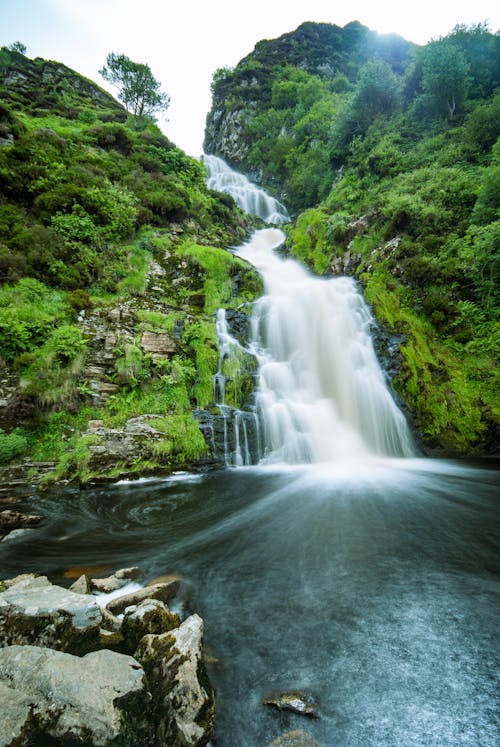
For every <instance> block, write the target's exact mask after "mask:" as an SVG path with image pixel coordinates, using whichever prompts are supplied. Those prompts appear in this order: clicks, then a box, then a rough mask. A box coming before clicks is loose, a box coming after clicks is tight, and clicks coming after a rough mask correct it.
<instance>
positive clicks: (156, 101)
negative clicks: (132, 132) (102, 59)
mask: <svg viewBox="0 0 500 747" xmlns="http://www.w3.org/2000/svg"><path fill="white" fill-rule="evenodd" d="M99 72H100V74H101V75H102V77H103V78H104V80H106V81H108V83H111V84H112V85H114V86H117V87H118V91H119V93H118V98H119V99H120V101H123V103H124V104H125V106H126V108H127V109H128V110H129V111H130V112H132V114H133V115H134V116H136V117H147V116H151V115H152V114H154V113H155V112H159V111H165V110H166V109H168V107H169V105H170V97H169V96H168V94H166V93H162V91H161V90H160V88H161V83H160V82H159V81H157V80H156V78H155V77H154V76H153V73H152V72H151V68H150V67H149V65H145V64H144V63H141V62H132V60H131V59H130V58H129V57H127V56H126V55H124V54H116V53H115V52H110V53H109V54H108V56H107V58H106V65H104V67H103V68H102V70H100V71H99Z"/></svg>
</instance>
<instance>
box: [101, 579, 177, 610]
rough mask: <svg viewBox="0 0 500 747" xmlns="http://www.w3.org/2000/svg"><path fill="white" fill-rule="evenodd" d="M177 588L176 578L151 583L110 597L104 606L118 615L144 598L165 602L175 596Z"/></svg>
mask: <svg viewBox="0 0 500 747" xmlns="http://www.w3.org/2000/svg"><path fill="white" fill-rule="evenodd" d="M178 590H179V581H178V580H177V579H175V580H173V581H171V582H169V583H165V584H153V585H152V586H145V587H144V588H142V589H137V591H132V592H130V594H123V596H121V597H117V598H116V599H112V600H111V601H110V602H108V604H107V605H106V608H107V609H108V610H109V611H110V612H112V613H113V614H114V615H120V614H121V613H122V612H123V611H124V610H125V608H126V607H132V606H134V605H138V604H140V603H141V602H143V601H144V600H145V599H159V600H160V601H161V602H166V603H167V602H169V601H170V600H171V599H173V598H174V597H175V595H176V594H177V592H178Z"/></svg>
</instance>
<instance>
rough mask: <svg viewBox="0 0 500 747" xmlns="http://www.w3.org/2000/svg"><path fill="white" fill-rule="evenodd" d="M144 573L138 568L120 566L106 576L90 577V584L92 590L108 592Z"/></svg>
mask: <svg viewBox="0 0 500 747" xmlns="http://www.w3.org/2000/svg"><path fill="white" fill-rule="evenodd" d="M143 575H144V571H141V569H140V568H137V567H133V568H121V569H120V570H119V571H116V573H113V574H112V575H111V576H108V577H107V578H91V579H90V586H91V588H92V589H93V590H94V591H102V592H104V593H105V594H110V593H111V592H112V591H117V590H118V589H122V588H123V587H124V586H126V585H127V584H128V583H129V582H130V581H134V580H135V579H137V578H140V577H141V576H143Z"/></svg>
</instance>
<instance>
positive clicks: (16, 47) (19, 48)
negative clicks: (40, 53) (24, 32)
mask: <svg viewBox="0 0 500 747" xmlns="http://www.w3.org/2000/svg"><path fill="white" fill-rule="evenodd" d="M7 49H10V51H11V52H19V54H24V55H25V54H26V45H25V44H23V43H22V42H20V41H15V42H13V43H12V44H10V45H9V46H8V47H7Z"/></svg>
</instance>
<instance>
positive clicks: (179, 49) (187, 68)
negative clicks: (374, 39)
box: [0, 0, 500, 157]
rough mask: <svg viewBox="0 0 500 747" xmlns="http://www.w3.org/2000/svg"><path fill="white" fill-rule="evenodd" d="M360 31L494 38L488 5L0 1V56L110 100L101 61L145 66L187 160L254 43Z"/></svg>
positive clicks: (320, 0) (321, 0)
mask: <svg viewBox="0 0 500 747" xmlns="http://www.w3.org/2000/svg"><path fill="white" fill-rule="evenodd" d="M354 20H357V21H360V22H361V23H362V24H364V25H365V26H368V27H369V28H371V29H373V30H374V31H378V32H379V33H397V34H400V35H401V36H403V37H404V38H405V39H408V40H409V41H412V42H414V43H416V44H425V43H427V42H428V41H430V40H431V39H436V38H439V37H440V36H443V35H446V34H447V33H449V32H450V31H451V30H452V29H453V27H454V26H455V25H456V24H457V23H465V24H467V25H470V24H475V23H480V22H483V21H487V22H488V24H489V27H490V29H491V30H492V31H497V30H498V29H499V28H500V3H498V1H497V0H417V1H416V2H415V1H413V2H411V3H410V2H404V0H344V2H343V3H340V2H334V1H333V0H299V1H297V0H283V1H282V2H277V1H275V0H251V1H248V0H247V2H243V3H240V2H238V1H237V0H198V1H197V0H0V46H4V45H7V46H8V45H9V44H12V43H13V42H15V41H20V42H22V43H23V44H24V45H25V46H26V48H27V56H28V57H31V58H34V57H44V58H46V59H50V60H56V61H58V62H63V63H64V64H65V65H67V66H68V67H70V68H72V69H74V70H76V71H77V72H79V73H80V74H81V75H84V76H85V77H87V78H90V79H91V80H93V81H95V82H96V83H98V84H99V85H100V86H101V87H102V88H105V89H106V90H108V91H110V92H111V93H113V94H114V95H115V96H116V95H117V91H116V89H113V88H112V87H111V86H109V84H107V83H106V82H105V81H104V80H103V79H102V78H101V77H100V75H99V70H100V69H101V68H102V67H103V65H104V64H105V62H106V56H107V54H108V53H109V52H116V53H118V54H125V55H127V57H129V58H130V59H131V60H133V61H134V62H142V63H147V64H148V65H149V66H150V68H151V71H152V73H153V75H154V77H155V78H156V79H157V80H159V81H160V82H161V84H162V90H163V91H165V92H166V93H168V95H169V96H170V99H171V103H170V107H169V108H168V110H167V112H166V114H161V115H160V116H159V117H158V124H159V126H160V127H161V129H162V130H163V132H164V133H165V134H166V135H167V136H168V137H169V138H170V139H171V140H172V141H173V142H174V143H175V144H176V145H178V146H179V147H180V148H182V149H183V150H185V151H186V152H187V153H188V154H189V155H191V156H195V157H197V156H200V155H201V154H202V142H203V132H204V127H205V118H206V115H207V113H208V111H209V109H210V106H211V94H210V82H211V80H212V75H213V73H214V71H215V70H216V69H217V68H220V67H224V66H229V67H234V66H235V65H236V64H237V63H238V62H239V60H241V59H242V58H243V57H245V56H246V55H247V54H249V53H250V52H251V51H252V50H253V48H254V46H255V44H256V43H257V42H258V41H260V40H261V39H274V38H276V37H278V36H281V34H284V33H287V32H289V31H293V30H294V29H296V28H297V26H299V25H300V24H301V23H303V22H304V21H318V22H323V23H334V24H336V25H337V26H344V25H345V24H346V23H349V22H350V21H354Z"/></svg>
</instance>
